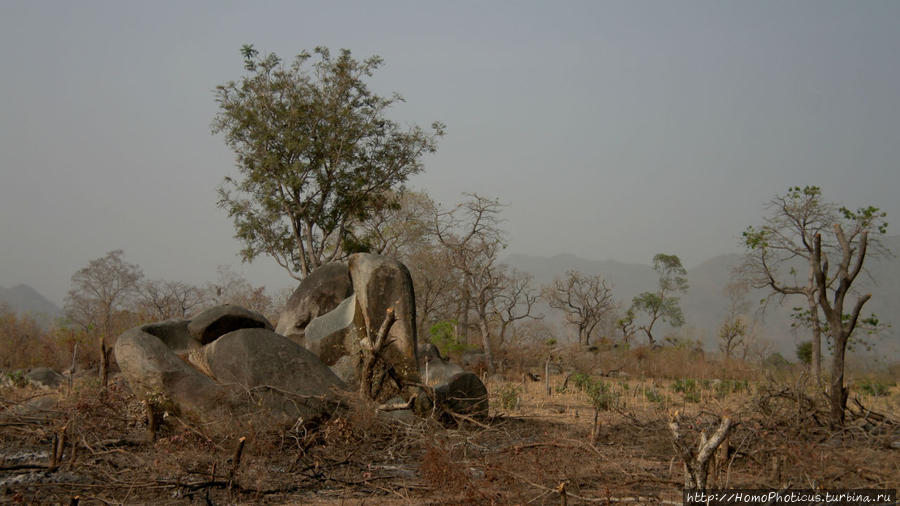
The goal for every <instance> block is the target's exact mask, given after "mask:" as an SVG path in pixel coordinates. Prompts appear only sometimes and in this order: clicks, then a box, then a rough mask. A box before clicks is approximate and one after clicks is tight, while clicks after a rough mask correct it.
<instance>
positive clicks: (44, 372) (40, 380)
mask: <svg viewBox="0 0 900 506" xmlns="http://www.w3.org/2000/svg"><path fill="white" fill-rule="evenodd" d="M25 379H27V380H28V382H29V383H31V384H32V385H35V386H39V387H45V388H56V387H58V386H59V385H61V384H62V382H63V381H64V380H65V379H66V378H65V376H63V375H62V374H60V373H58V372H56V371H54V370H53V369H50V368H49V367H35V368H34V369H32V370H30V371H28V373H27V374H26V375H25Z"/></svg>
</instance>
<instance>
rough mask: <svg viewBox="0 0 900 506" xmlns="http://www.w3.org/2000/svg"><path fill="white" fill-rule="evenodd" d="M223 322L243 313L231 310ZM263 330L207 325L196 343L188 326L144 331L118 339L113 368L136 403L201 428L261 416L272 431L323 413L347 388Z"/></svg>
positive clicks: (220, 323) (298, 350)
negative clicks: (338, 390)
mask: <svg viewBox="0 0 900 506" xmlns="http://www.w3.org/2000/svg"><path fill="white" fill-rule="evenodd" d="M245 311H246V310H245ZM247 313H251V314H252V312H250V311H247ZM220 314H225V315H241V314H244V313H242V312H240V311H234V310H231V309H229V310H228V311H222V312H220ZM217 322H218V323H217ZM240 322H244V323H243V324H246V325H251V326H253V327H252V328H239V329H237V330H234V331H231V332H228V333H226V334H225V335H222V336H219V337H218V338H217V339H215V340H213V341H212V342H211V343H209V344H205V345H202V346H201V340H200V338H202V337H203V336H207V337H208V336H210V335H213V334H214V333H215V332H214V331H212V330H209V329H210V328H212V329H213V330H215V329H219V330H221V329H223V328H225V327H226V326H228V325H237V324H239V323H240ZM191 323H193V322H191ZM260 323H262V322H260V321H259V320H258V319H256V318H254V319H250V320H242V319H240V318H233V319H231V320H229V319H228V317H227V316H226V317H224V318H209V319H208V321H207V322H205V325H203V326H201V327H200V328H203V329H205V331H206V333H203V332H200V333H199V334H198V335H199V337H194V336H193V335H191V333H190V332H189V331H188V328H189V327H191V324H188V323H187V322H186V321H169V322H162V323H156V324H150V325H143V326H141V327H136V328H133V329H131V330H128V331H126V332H125V333H123V334H122V335H121V336H119V338H118V339H117V341H116V344H115V348H114V351H115V354H116V361H117V362H118V364H119V367H120V368H121V370H122V375H123V376H124V378H125V380H126V381H127V382H128V384H129V386H130V387H131V389H132V391H133V392H134V393H135V395H136V396H137V397H138V398H139V399H141V400H148V401H152V402H154V403H156V404H157V405H161V406H164V407H165V409H167V410H170V409H171V410H173V411H176V412H178V413H180V414H181V415H183V416H187V417H189V418H192V419H195V420H198V421H202V422H204V423H211V424H214V425H215V424H222V425H221V426H223V427H225V426H228V424H229V423H230V421H232V420H235V419H241V418H243V417H246V416H260V415H261V416H262V417H263V418H264V419H265V420H266V421H269V422H272V423H280V424H293V423H294V422H295V421H296V420H297V418H298V417H303V418H306V419H311V418H314V417H316V416H320V415H323V414H324V413H327V412H328V409H329V406H330V402H331V397H332V396H333V394H334V392H333V390H334V389H335V388H343V387H344V383H343V382H342V381H341V380H340V379H339V378H338V377H337V376H335V375H334V373H332V372H331V370H330V369H329V368H328V366H326V365H325V364H323V363H322V362H321V361H320V360H319V359H318V358H317V357H316V356H315V355H313V354H312V353H311V352H310V351H308V350H306V349H305V348H303V347H302V346H300V345H298V344H297V343H294V342H293V341H291V340H289V339H287V338H285V337H284V336H280V335H278V334H276V333H275V332H274V331H272V330H271V329H270V328H269V329H267V328H264V327H263V326H260Z"/></svg>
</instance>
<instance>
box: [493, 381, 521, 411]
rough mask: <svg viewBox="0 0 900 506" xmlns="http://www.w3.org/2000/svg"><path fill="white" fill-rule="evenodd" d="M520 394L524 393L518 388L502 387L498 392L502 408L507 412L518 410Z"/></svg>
mask: <svg viewBox="0 0 900 506" xmlns="http://www.w3.org/2000/svg"><path fill="white" fill-rule="evenodd" d="M520 393H522V389H521V388H519V387H517V386H512V385H506V386H503V387H501V388H500V389H499V390H498V391H497V395H498V396H500V406H502V407H503V409H505V410H507V411H511V410H513V409H516V404H517V403H518V401H519V394H520Z"/></svg>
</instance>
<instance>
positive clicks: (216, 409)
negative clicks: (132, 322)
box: [114, 325, 229, 420]
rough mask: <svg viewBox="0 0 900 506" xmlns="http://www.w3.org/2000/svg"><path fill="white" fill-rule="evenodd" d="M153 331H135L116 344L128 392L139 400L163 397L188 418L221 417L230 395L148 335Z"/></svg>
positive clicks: (145, 328) (131, 331)
mask: <svg viewBox="0 0 900 506" xmlns="http://www.w3.org/2000/svg"><path fill="white" fill-rule="evenodd" d="M148 327H149V328H148ZM152 330H154V329H153V325H144V326H141V327H136V328H133V329H131V330H127V331H125V333H123V334H122V335H120V336H119V338H118V339H117V340H116V345H115V348H114V350H115V354H116V362H117V363H118V364H119V368H120V369H121V370H122V375H123V376H124V377H125V380H126V381H127V382H128V386H129V387H131V391H132V392H134V394H135V395H136V396H137V397H138V398H139V399H141V400H148V399H157V400H158V399H159V398H161V397H165V398H166V399H167V400H168V401H171V403H173V404H174V405H175V406H177V408H178V411H179V412H181V413H183V414H185V415H187V416H188V417H191V418H195V419H199V420H211V419H216V418H219V417H221V416H224V415H225V414H226V413H227V412H228V408H229V402H228V397H229V396H228V393H229V392H227V391H226V389H224V388H223V387H222V386H221V385H219V384H218V383H216V382H215V381H213V380H212V378H209V377H208V376H206V375H204V374H203V373H201V372H200V371H198V370H197V369H195V368H194V367H191V365H190V364H189V363H188V362H187V361H186V360H184V359H182V358H181V357H179V356H178V355H177V354H175V352H174V351H173V350H172V348H169V347H168V346H167V345H166V343H164V342H163V341H162V340H161V339H160V338H159V337H157V336H156V335H153V334H151V333H150V332H148V331H152Z"/></svg>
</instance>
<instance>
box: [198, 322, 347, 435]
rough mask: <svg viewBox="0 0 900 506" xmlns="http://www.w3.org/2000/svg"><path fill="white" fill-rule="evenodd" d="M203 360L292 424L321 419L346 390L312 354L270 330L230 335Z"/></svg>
mask: <svg viewBox="0 0 900 506" xmlns="http://www.w3.org/2000/svg"><path fill="white" fill-rule="evenodd" d="M203 360H204V362H205V366H206V367H207V368H208V371H209V372H210V373H211V374H212V376H213V377H214V378H215V379H216V380H217V381H218V382H219V383H222V384H231V385H236V386H238V387H240V388H242V389H245V391H246V393H247V395H248V398H251V399H253V398H255V399H257V400H259V401H261V402H262V404H263V406H265V407H266V408H268V409H270V410H271V411H272V414H273V415H274V416H281V417H283V418H284V419H285V421H288V422H289V421H291V420H296V419H297V417H303V418H306V419H310V418H313V417H316V416H319V415H321V414H322V412H323V410H324V409H325V408H326V407H327V401H328V400H329V399H333V394H334V393H335V391H336V390H342V389H344V388H345V384H344V382H343V381H341V379H340V378H338V377H337V375H335V374H334V373H333V372H332V371H331V369H329V368H328V366H327V365H325V364H323V363H322V361H321V360H319V358H318V357H316V356H315V355H314V354H313V353H312V352H311V351H309V350H307V349H306V348H304V347H303V346H300V345H299V344H297V343H295V342H293V341H291V340H290V339H288V338H286V337H284V336H282V335H279V334H276V333H275V332H273V331H271V330H266V329H240V330H235V331H234V332H229V333H228V334H225V335H224V336H222V337H220V338H219V339H216V340H215V341H213V342H212V343H210V344H208V345H206V346H205V347H204V348H203Z"/></svg>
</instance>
